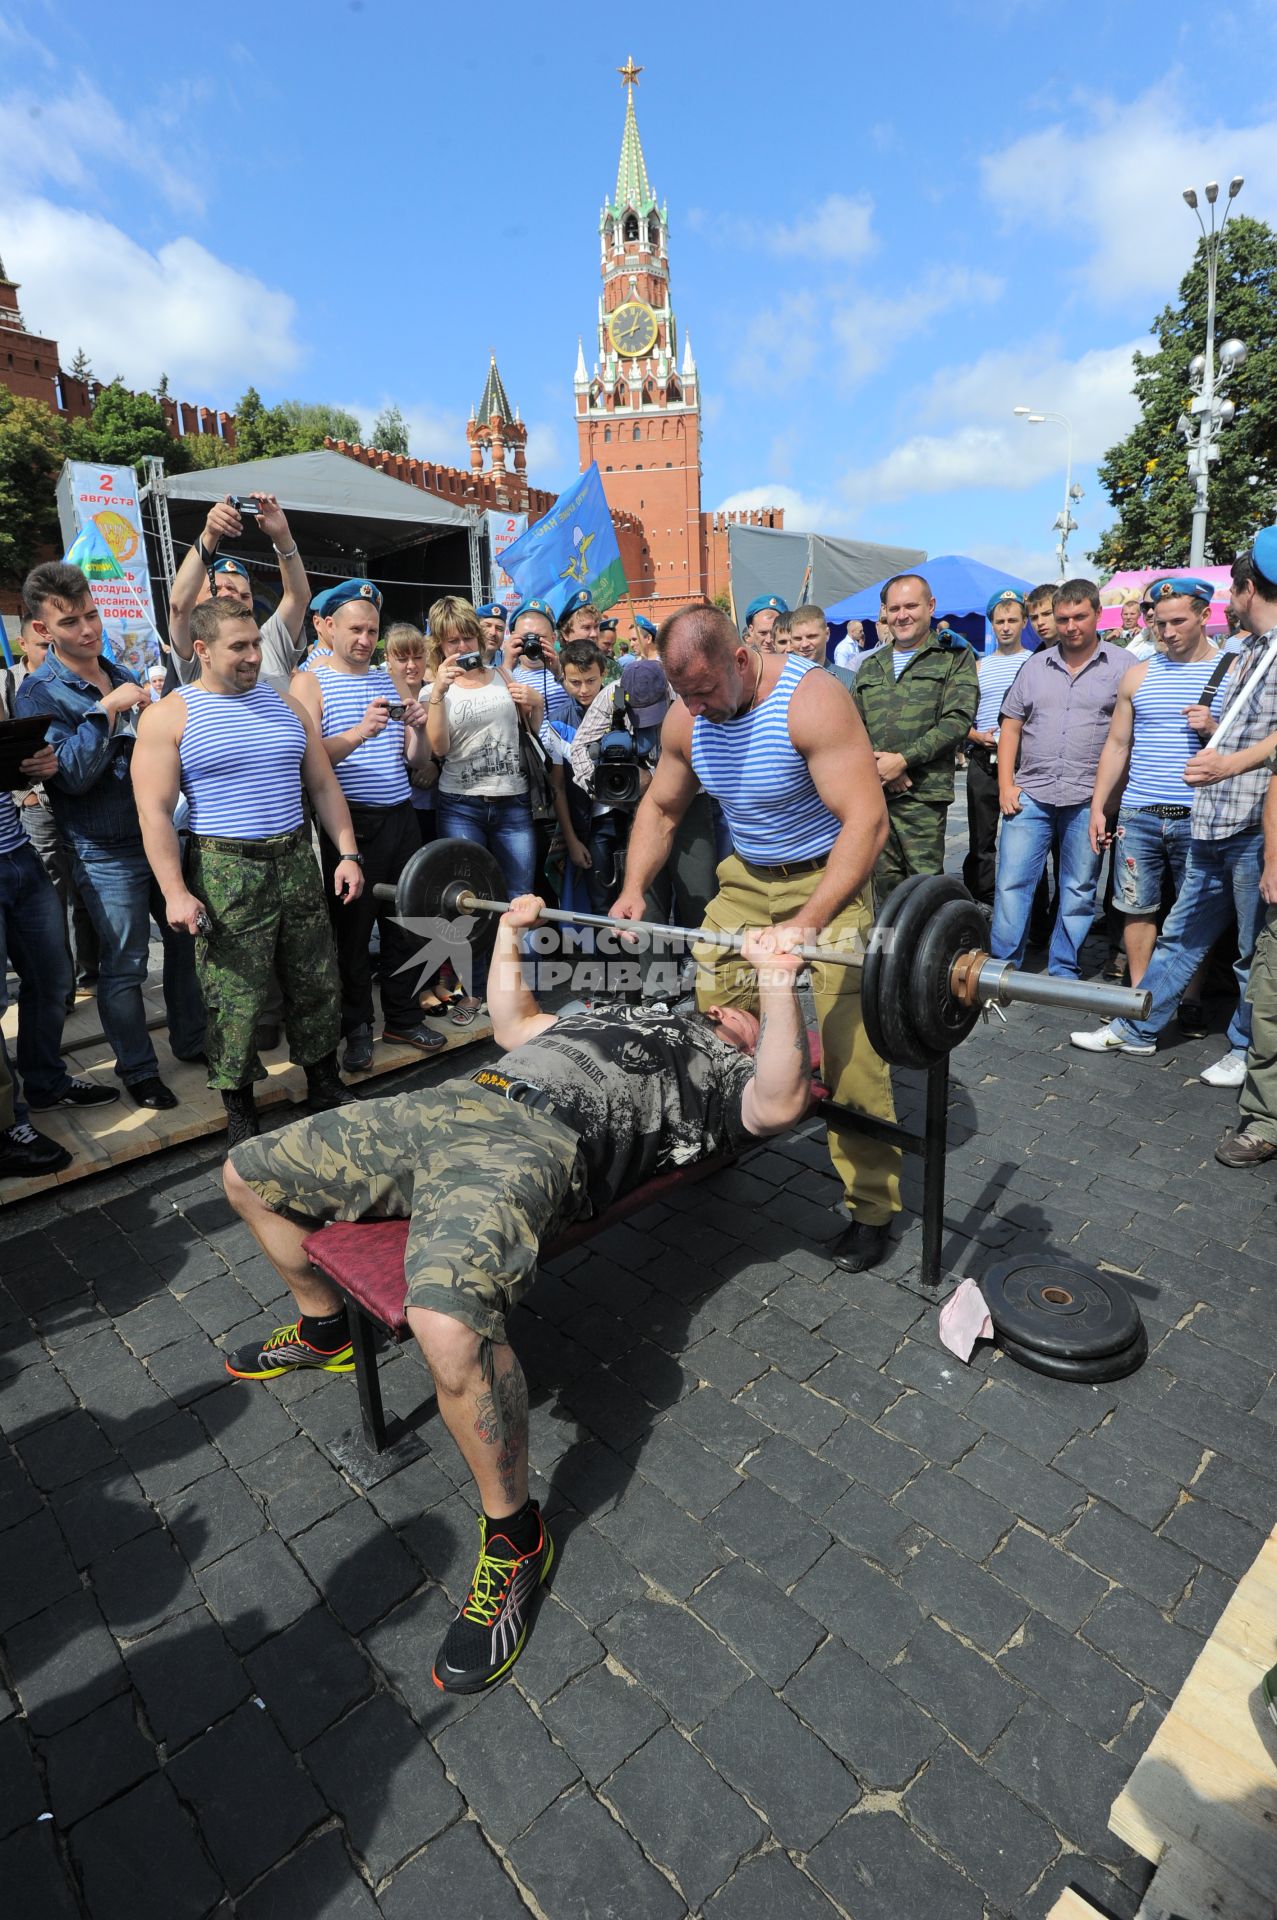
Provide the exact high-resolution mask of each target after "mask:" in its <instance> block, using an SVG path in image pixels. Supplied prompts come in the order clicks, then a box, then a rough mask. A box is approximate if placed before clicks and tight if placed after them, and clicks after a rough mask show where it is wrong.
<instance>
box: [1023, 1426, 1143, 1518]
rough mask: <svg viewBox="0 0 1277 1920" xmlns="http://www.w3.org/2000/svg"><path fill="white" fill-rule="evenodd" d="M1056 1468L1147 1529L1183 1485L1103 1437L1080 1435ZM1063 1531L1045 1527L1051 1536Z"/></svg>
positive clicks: (1062, 1455) (1061, 1456)
mask: <svg viewBox="0 0 1277 1920" xmlns="http://www.w3.org/2000/svg"><path fill="white" fill-rule="evenodd" d="M1056 1465H1057V1466H1058V1467H1059V1468H1060V1470H1061V1472H1062V1473H1067V1474H1069V1475H1071V1477H1072V1478H1073V1479H1074V1480H1076V1481H1077V1482H1078V1483H1079V1484H1080V1485H1081V1486H1083V1487H1085V1488H1086V1489H1087V1491H1088V1492H1090V1493H1093V1494H1095V1495H1096V1496H1097V1498H1099V1499H1101V1500H1107V1501H1108V1504H1109V1505H1110V1506H1111V1507H1116V1508H1117V1509H1118V1510H1119V1512H1121V1513H1128V1514H1130V1515H1131V1517H1132V1519H1135V1520H1139V1521H1142V1522H1143V1524H1144V1525H1145V1526H1146V1527H1155V1526H1156V1525H1157V1524H1158V1522H1159V1521H1161V1520H1164V1519H1165V1518H1166V1516H1167V1514H1168V1513H1169V1512H1170V1510H1171V1508H1172V1507H1173V1506H1174V1505H1175V1502H1176V1501H1177V1500H1178V1498H1179V1495H1180V1487H1179V1483H1178V1481H1176V1480H1175V1479H1174V1478H1173V1476H1172V1475H1171V1474H1169V1473H1166V1472H1163V1471H1160V1470H1159V1469H1158V1468H1156V1467H1151V1466H1149V1465H1148V1464H1147V1463H1146V1462H1145V1461H1142V1460H1137V1459H1134V1458H1133V1457H1132V1456H1131V1455H1130V1454H1127V1453H1123V1452H1122V1451H1121V1450H1120V1449H1119V1448H1118V1447H1116V1446H1113V1445H1110V1443H1109V1441H1108V1439H1107V1438H1106V1437H1105V1436H1104V1435H1102V1434H1080V1435H1079V1436H1078V1437H1077V1439H1075V1440H1070V1442H1069V1444H1068V1446H1067V1447H1065V1448H1064V1449H1063V1451H1062V1452H1061V1453H1060V1455H1059V1456H1058V1458H1057V1460H1056ZM1025 1518H1026V1519H1028V1520H1033V1519H1034V1518H1035V1516H1034V1515H1033V1514H1031V1513H1027V1512H1026V1514H1025ZM1038 1524H1039V1525H1041V1524H1042V1523H1041V1522H1038ZM1063 1524H1064V1523H1063V1522H1061V1523H1060V1525H1063ZM1059 1530H1060V1527H1059V1526H1048V1527H1045V1528H1044V1531H1046V1532H1047V1533H1057V1532H1059Z"/></svg>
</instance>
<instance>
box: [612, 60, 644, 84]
mask: <svg viewBox="0 0 1277 1920" xmlns="http://www.w3.org/2000/svg"><path fill="white" fill-rule="evenodd" d="M642 71H643V69H642V67H636V66H635V64H634V55H633V54H630V56H629V58H628V59H627V60H626V62H625V65H624V66H623V67H618V68H617V72H618V73H619V74H620V76H621V78H622V80H624V82H625V84H626V86H627V87H636V86H637V85H638V77H639V75H640V74H641V73H642Z"/></svg>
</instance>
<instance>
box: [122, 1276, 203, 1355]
mask: <svg viewBox="0 0 1277 1920" xmlns="http://www.w3.org/2000/svg"><path fill="white" fill-rule="evenodd" d="M115 1331H116V1332H117V1333H118V1334H119V1336H120V1338H121V1340H123V1341H124V1343H125V1345H126V1346H127V1347H128V1348H129V1349H130V1350H131V1351H132V1352H133V1353H135V1354H136V1355H137V1357H138V1359H139V1360H145V1359H146V1358H147V1356H148V1355H149V1354H152V1353H158V1352H159V1350H160V1348H161V1347H172V1346H176V1345H177V1342H178V1341H179V1340H189V1339H190V1337H191V1316H190V1314H189V1313H188V1312H187V1310H186V1308H185V1307H184V1306H183V1305H182V1304H181V1302H180V1301H178V1300H175V1299H174V1298H173V1296H172V1294H171V1293H169V1292H168V1291H167V1290H161V1291H160V1292H158V1293H155V1294H153V1295H152V1296H151V1298H150V1299H149V1300H144V1301H143V1302H142V1304H141V1306H140V1307H134V1308H133V1310H132V1312H131V1313H125V1314H121V1315H120V1317H119V1318H118V1319H117V1320H116V1322H115Z"/></svg>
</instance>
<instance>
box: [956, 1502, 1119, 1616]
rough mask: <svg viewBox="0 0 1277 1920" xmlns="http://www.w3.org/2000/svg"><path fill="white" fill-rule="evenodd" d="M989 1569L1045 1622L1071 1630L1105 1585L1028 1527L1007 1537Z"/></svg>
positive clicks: (1102, 1579)
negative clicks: (1053, 1622)
mask: <svg viewBox="0 0 1277 1920" xmlns="http://www.w3.org/2000/svg"><path fill="white" fill-rule="evenodd" d="M989 1567H990V1570H991V1572H992V1573H993V1574H994V1575H995V1576H996V1577H997V1579H999V1580H1000V1581H1001V1582H1002V1583H1003V1585H1004V1586H1007V1587H1009V1588H1010V1589H1011V1591H1012V1592H1013V1593H1018V1594H1021V1595H1022V1596H1023V1598H1024V1599H1026V1600H1028V1601H1029V1602H1031V1604H1032V1605H1033V1606H1034V1607H1036V1608H1037V1610H1038V1612H1039V1613H1044V1614H1045V1615H1046V1617H1047V1619H1048V1620H1054V1621H1055V1622H1056V1624H1057V1625H1058V1626H1061V1627H1068V1628H1069V1629H1070V1630H1073V1629H1075V1628H1077V1627H1080V1626H1081V1624H1082V1622H1083V1621H1084V1620H1085V1619H1086V1617H1087V1615H1088V1614H1089V1613H1090V1612H1091V1610H1092V1608H1093V1607H1094V1606H1095V1603H1096V1601H1097V1600H1098V1599H1099V1598H1100V1595H1101V1594H1102V1593H1104V1592H1105V1590H1106V1588H1107V1586H1108V1582H1107V1580H1106V1579H1105V1578H1104V1576H1103V1575H1102V1574H1098V1573H1095V1572H1093V1571H1092V1570H1091V1568H1090V1567H1087V1566H1084V1565H1083V1564H1082V1562H1081V1561H1080V1560H1075V1559H1074V1558H1073V1556H1072V1555H1071V1554H1068V1553H1064V1552H1062V1551H1061V1549H1060V1548H1059V1547H1054V1546H1052V1545H1051V1543H1050V1542H1049V1541H1047V1540H1042V1539H1039V1537H1038V1535H1037V1534H1035V1533H1030V1532H1029V1530H1028V1528H1027V1527H1016V1528H1015V1529H1014V1531H1013V1532H1011V1533H1010V1534H1008V1536H1007V1538H1006V1539H1005V1540H1004V1541H1003V1543H1002V1545H1001V1546H1000V1547H999V1548H998V1550H997V1552H996V1553H995V1554H994V1555H993V1558H992V1559H991V1560H990V1562H989ZM955 1624H956V1623H955Z"/></svg>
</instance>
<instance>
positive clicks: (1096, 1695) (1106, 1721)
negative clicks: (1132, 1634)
mask: <svg viewBox="0 0 1277 1920" xmlns="http://www.w3.org/2000/svg"><path fill="white" fill-rule="evenodd" d="M998 1663H999V1665H1000V1666H1001V1667H1003V1668H1004V1669H1005V1670H1006V1671H1007V1672H1008V1673H1011V1674H1014V1676H1015V1677H1016V1679H1018V1680H1021V1681H1023V1683H1024V1685H1025V1686H1026V1687H1028V1688H1030V1689H1031V1690H1032V1692H1034V1693H1036V1694H1038V1695H1039V1697H1040V1698H1041V1699H1043V1700H1045V1701H1046V1702H1047V1704H1048V1706H1051V1707H1054V1708H1055V1710H1056V1711H1057V1712H1058V1713H1061V1714H1063V1716H1064V1718H1065V1719H1066V1720H1071V1721H1072V1722H1073V1724H1074V1725H1075V1726H1078V1727H1081V1728H1082V1729H1083V1731H1084V1732H1086V1733H1090V1734H1092V1735H1093V1736H1094V1737H1095V1738H1096V1739H1097V1740H1101V1741H1103V1740H1111V1739H1112V1738H1113V1736H1114V1734H1116V1733H1117V1732H1119V1731H1120V1729H1121V1726H1122V1723H1123V1721H1124V1720H1125V1719H1126V1716H1127V1714H1128V1713H1129V1712H1130V1710H1131V1708H1132V1707H1133V1706H1134V1705H1135V1703H1136V1701H1137V1700H1139V1699H1140V1698H1142V1689H1141V1688H1140V1687H1138V1686H1136V1685H1135V1684H1134V1683H1133V1682H1132V1681H1130V1680H1128V1679H1127V1678H1126V1676H1125V1674H1123V1673H1120V1672H1119V1671H1118V1669H1117V1668H1116V1667H1115V1666H1114V1665H1113V1664H1112V1662H1111V1661H1109V1660H1105V1659H1103V1658H1101V1656H1100V1655H1099V1654H1097V1653H1093V1652H1092V1651H1091V1649H1090V1648H1089V1647H1087V1646H1084V1645H1083V1643H1082V1642H1081V1641H1080V1640H1076V1639H1074V1638H1073V1637H1072V1636H1071V1635H1069V1634H1066V1633H1063V1632H1061V1630H1060V1629H1059V1627H1057V1626H1054V1625H1053V1624H1052V1623H1051V1622H1050V1621H1049V1620H1042V1619H1039V1618H1038V1616H1037V1615H1036V1614H1034V1615H1031V1616H1030V1618H1029V1621H1028V1624H1027V1625H1026V1627H1025V1629H1024V1633H1023V1635H1022V1637H1021V1639H1020V1640H1019V1642H1018V1643H1017V1645H1015V1646H1014V1647H1011V1648H1009V1649H1008V1650H1007V1651H1006V1652H1005V1653H1002V1654H1000V1655H999V1659H998Z"/></svg>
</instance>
